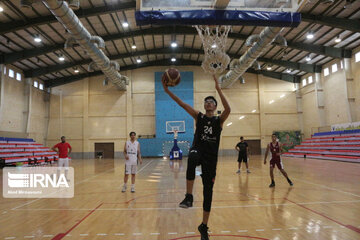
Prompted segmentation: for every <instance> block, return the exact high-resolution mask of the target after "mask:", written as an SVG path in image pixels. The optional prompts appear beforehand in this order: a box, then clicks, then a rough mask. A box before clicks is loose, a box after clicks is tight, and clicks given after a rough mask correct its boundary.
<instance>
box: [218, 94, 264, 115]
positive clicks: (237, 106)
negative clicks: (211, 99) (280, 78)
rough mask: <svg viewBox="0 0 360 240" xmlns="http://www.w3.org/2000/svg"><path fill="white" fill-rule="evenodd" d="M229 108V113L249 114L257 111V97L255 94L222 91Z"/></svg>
mask: <svg viewBox="0 0 360 240" xmlns="http://www.w3.org/2000/svg"><path fill="white" fill-rule="evenodd" d="M224 94H226V96H227V98H228V102H229V104H230V106H231V113H233V114H235V113H251V111H252V110H254V109H255V110H257V111H259V100H258V98H259V96H258V93H257V92H255V91H254V92H245V91H241V90H240V89H239V90H238V91H233V90H232V91H226V90H225V91H224Z"/></svg>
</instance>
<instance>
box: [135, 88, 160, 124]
mask: <svg viewBox="0 0 360 240" xmlns="http://www.w3.org/2000/svg"><path fill="white" fill-rule="evenodd" d="M154 103H155V94H153V93H149V94H142V93H138V94H133V95H132V103H131V104H132V110H133V116H148V118H155V104H154Z"/></svg>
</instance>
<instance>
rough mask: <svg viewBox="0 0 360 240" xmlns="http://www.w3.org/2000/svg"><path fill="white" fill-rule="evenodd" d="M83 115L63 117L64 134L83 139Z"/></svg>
mask: <svg viewBox="0 0 360 240" xmlns="http://www.w3.org/2000/svg"><path fill="white" fill-rule="evenodd" d="M82 120H83V119H82V118H81V117H71V118H66V117H65V118H63V134H62V135H64V136H66V137H67V138H69V139H82V137H83V124H82Z"/></svg>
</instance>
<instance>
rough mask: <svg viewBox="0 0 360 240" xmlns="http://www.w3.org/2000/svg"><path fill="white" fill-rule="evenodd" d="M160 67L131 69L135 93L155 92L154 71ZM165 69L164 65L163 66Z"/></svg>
mask: <svg viewBox="0 0 360 240" xmlns="http://www.w3.org/2000/svg"><path fill="white" fill-rule="evenodd" d="M158 69H159V68H158V67H157V68H155V67H151V68H146V69H139V70H134V71H131V80H132V89H131V91H132V92H134V93H141V92H152V93H153V92H155V83H154V72H155V71H158ZM163 69H164V67H163Z"/></svg>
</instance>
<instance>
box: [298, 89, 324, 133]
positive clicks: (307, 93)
mask: <svg viewBox="0 0 360 240" xmlns="http://www.w3.org/2000/svg"><path fill="white" fill-rule="evenodd" d="M301 95H302V107H303V123H304V137H305V138H310V137H311V134H312V129H316V128H317V127H319V126H320V125H319V123H320V119H319V113H318V107H317V105H316V93H315V90H314V84H312V85H309V86H307V87H306V88H303V89H302V90H301ZM305 109H306V110H305Z"/></svg>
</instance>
